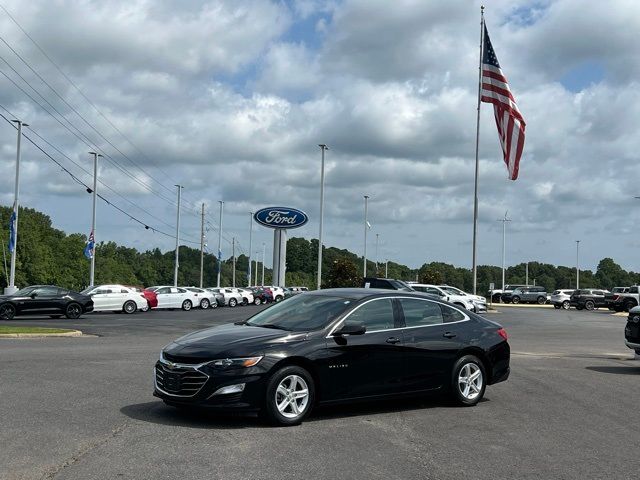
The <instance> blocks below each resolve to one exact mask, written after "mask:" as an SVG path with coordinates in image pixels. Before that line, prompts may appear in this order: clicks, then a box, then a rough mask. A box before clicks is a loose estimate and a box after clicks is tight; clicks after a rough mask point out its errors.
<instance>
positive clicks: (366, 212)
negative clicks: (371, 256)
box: [362, 195, 369, 277]
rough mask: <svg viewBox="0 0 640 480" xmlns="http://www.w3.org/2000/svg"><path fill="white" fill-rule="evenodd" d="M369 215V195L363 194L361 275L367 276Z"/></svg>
mask: <svg viewBox="0 0 640 480" xmlns="http://www.w3.org/2000/svg"><path fill="white" fill-rule="evenodd" d="M368 215H369V195H365V196H364V255H362V258H363V260H364V261H363V267H362V272H363V276H364V277H366V276H367V230H368V229H369V221H368V220H367V217H368Z"/></svg>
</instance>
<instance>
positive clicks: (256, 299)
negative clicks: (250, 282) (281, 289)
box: [253, 297, 262, 305]
mask: <svg viewBox="0 0 640 480" xmlns="http://www.w3.org/2000/svg"><path fill="white" fill-rule="evenodd" d="M261 303H262V300H260V299H259V298H258V297H256V298H254V299H253V304H254V305H260V304H261Z"/></svg>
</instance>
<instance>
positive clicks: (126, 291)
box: [120, 288, 129, 293]
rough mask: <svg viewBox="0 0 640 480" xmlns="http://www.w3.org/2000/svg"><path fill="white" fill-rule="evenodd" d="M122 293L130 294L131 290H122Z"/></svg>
mask: <svg viewBox="0 0 640 480" xmlns="http://www.w3.org/2000/svg"><path fill="white" fill-rule="evenodd" d="M120 293H129V290H125V289H124V288H123V289H121V290H120Z"/></svg>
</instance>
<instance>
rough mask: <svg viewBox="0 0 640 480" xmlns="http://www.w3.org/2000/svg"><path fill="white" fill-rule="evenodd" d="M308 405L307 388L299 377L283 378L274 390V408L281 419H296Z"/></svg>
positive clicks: (305, 383)
mask: <svg viewBox="0 0 640 480" xmlns="http://www.w3.org/2000/svg"><path fill="white" fill-rule="evenodd" d="M308 405H309V386H308V385H307V382H305V380H304V378H302V377H301V376H299V375H289V376H287V377H284V378H283V379H282V380H281V381H280V383H279V384H278V388H277V389H276V406H277V407H278V411H279V412H280V414H281V415H282V416H283V417H286V418H290V419H293V418H298V417H299V416H301V415H303V414H304V413H305V411H306V410H307V407H308Z"/></svg>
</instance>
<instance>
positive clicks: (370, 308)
mask: <svg viewBox="0 0 640 480" xmlns="http://www.w3.org/2000/svg"><path fill="white" fill-rule="evenodd" d="M352 322H362V323H363V324H364V325H365V327H367V331H368V332H371V331H375V330H388V329H390V328H394V326H395V325H394V321H393V303H392V302H391V299H390V298H381V299H380V300H372V301H370V302H368V303H365V304H364V305H362V306H361V307H360V308H358V309H356V310H355V311H354V312H353V313H351V315H349V316H348V317H347V319H346V320H345V324H349V323H352Z"/></svg>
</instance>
